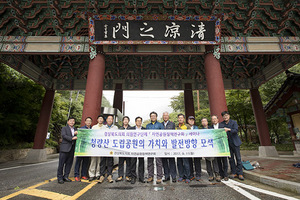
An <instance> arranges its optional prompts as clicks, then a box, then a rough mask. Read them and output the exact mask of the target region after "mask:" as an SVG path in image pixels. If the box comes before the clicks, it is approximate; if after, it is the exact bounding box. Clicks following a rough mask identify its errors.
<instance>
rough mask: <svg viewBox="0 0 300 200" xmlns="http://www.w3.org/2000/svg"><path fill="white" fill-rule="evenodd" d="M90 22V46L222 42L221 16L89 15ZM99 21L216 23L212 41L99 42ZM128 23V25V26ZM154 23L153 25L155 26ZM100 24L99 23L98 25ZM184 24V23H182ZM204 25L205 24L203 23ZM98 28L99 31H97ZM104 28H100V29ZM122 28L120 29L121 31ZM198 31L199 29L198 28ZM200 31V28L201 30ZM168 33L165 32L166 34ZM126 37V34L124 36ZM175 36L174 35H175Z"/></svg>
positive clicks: (147, 40) (216, 43)
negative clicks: (97, 33)
mask: <svg viewBox="0 0 300 200" xmlns="http://www.w3.org/2000/svg"><path fill="white" fill-rule="evenodd" d="M88 20H89V44H90V46H91V45H121V44H123V45H124V44H126V45H139V44H160V45H187V44H188V45H219V44H220V42H221V17H220V16H199V15H192V16H180V15H175V16H174V15H92V14H89V16H88ZM99 21H106V22H108V23H109V22H113V23H115V24H116V21H117V22H124V23H126V22H128V23H130V22H133V21H138V22H139V23H141V22H153V23H155V22H161V23H162V22H167V23H169V22H171V23H172V22H175V24H176V22H180V23H182V22H190V23H193V22H195V23H198V24H199V22H200V23H201V22H204V23H205V22H209V23H210V24H211V22H214V25H215V26H214V37H213V38H214V40H210V41H203V40H200V39H199V40H196V39H195V40H176V39H175V38H174V39H173V40H161V39H159V40H154V39H145V40H139V39H137V40H133V39H130V37H129V38H127V39H126V38H125V39H122V40H120V39H118V38H116V39H109V38H108V39H107V40H99V39H98V40H97V39H96V38H97V37H98V38H99V36H98V35H95V34H96V32H97V30H99V25H98V27H96V24H97V23H98V22H99ZM128 23H127V24H128ZM153 23H152V24H153ZM98 24H99V23H98ZM182 24H183V23H182ZM201 24H203V23H201ZM96 28H97V30H96ZM101 28H103V27H100V29H101ZM120 28H122V27H119V30H120ZM124 28H125V29H123V31H124V30H125V31H126V27H124ZM196 29H197V27H196ZM101 30H102V29H101ZM199 30H200V28H199ZM104 31H105V30H104ZM98 32H99V31H98ZM166 32H167V31H165V33H166ZM192 33H194V36H196V37H194V38H200V36H199V35H198V37H197V35H195V33H196V32H195V31H194V32H192ZM123 35H124V34H123ZM173 36H174V35H173ZM148 38H149V37H148Z"/></svg>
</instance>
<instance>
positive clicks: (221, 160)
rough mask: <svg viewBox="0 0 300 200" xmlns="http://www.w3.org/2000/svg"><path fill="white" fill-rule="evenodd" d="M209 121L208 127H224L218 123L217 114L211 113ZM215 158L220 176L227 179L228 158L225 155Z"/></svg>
mask: <svg viewBox="0 0 300 200" xmlns="http://www.w3.org/2000/svg"><path fill="white" fill-rule="evenodd" d="M211 123H212V126H211V127H210V128H211V129H220V128H224V125H223V124H220V123H219V119H218V116H217V115H212V116H211ZM215 159H217V162H218V166H219V172H220V176H221V178H224V180H225V181H228V172H227V171H228V160H227V157H218V158H215Z"/></svg>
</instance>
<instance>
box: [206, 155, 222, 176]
mask: <svg viewBox="0 0 300 200" xmlns="http://www.w3.org/2000/svg"><path fill="white" fill-rule="evenodd" d="M205 162H206V170H207V173H208V176H214V173H215V175H216V176H219V166H218V162H217V158H214V159H213V160H212V161H211V160H209V159H207V158H205Z"/></svg>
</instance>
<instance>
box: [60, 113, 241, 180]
mask: <svg viewBox="0 0 300 200" xmlns="http://www.w3.org/2000/svg"><path fill="white" fill-rule="evenodd" d="M221 115H222V117H223V121H222V122H220V123H219V119H218V116H217V115H212V116H211V123H212V124H211V126H209V125H208V119H207V118H203V119H201V128H202V129H221V128H222V129H224V130H225V131H226V133H227V137H228V144H229V149H230V157H229V163H230V168H231V174H230V176H229V175H228V158H227V157H209V158H205V162H206V170H207V173H208V180H209V181H214V179H215V180H216V181H218V182H220V181H221V180H222V179H224V180H225V181H228V178H232V179H233V178H239V179H240V180H244V177H243V169H242V161H241V154H240V145H241V144H242V142H241V140H240V138H239V136H238V125H237V122H236V121H234V120H232V119H230V114H229V112H228V111H224V112H222V113H221ZM177 118H178V119H177V120H178V124H177V125H175V123H174V122H171V121H170V120H169V113H168V112H164V113H163V122H158V121H157V113H156V112H151V113H150V120H151V122H150V123H149V124H147V126H146V127H143V126H142V122H143V119H142V118H141V117H136V118H135V126H130V125H129V122H130V119H129V117H128V116H125V117H123V119H122V127H120V128H118V127H117V126H116V125H114V124H113V121H114V117H113V115H108V116H107V118H106V119H105V118H104V116H103V115H99V116H98V117H97V124H96V125H94V126H91V125H92V118H91V117H87V118H86V119H85V126H83V127H81V128H82V129H116V130H117V129H123V130H128V129H136V130H143V129H149V130H153V129H173V130H188V129H199V127H198V126H196V125H195V117H194V116H189V117H188V121H187V123H185V116H184V115H183V114H178V116H177ZM105 121H106V124H104V122H105ZM67 124H68V125H67V126H65V127H63V128H62V131H61V136H62V143H61V145H60V155H59V165H58V170H57V179H58V183H60V184H62V183H64V182H71V181H72V180H71V179H69V174H70V171H71V167H72V163H73V158H74V150H75V143H76V140H77V129H76V128H75V127H74V125H75V119H74V118H69V119H68V122H67ZM201 160H202V158H200V157H194V158H188V157H182V158H177V162H176V160H175V158H172V157H170V158H155V159H154V158H151V157H148V160H147V169H148V176H147V179H146V181H145V169H144V167H145V164H144V158H143V157H139V158H136V157H134V158H132V157H120V158H119V163H118V167H119V169H118V177H117V178H116V179H115V181H116V182H119V181H123V180H126V181H128V182H131V184H135V183H136V181H137V180H138V181H139V182H141V183H145V182H147V183H151V182H153V181H154V179H153V177H154V161H155V165H156V175H157V179H156V183H157V184H160V183H161V182H167V181H171V180H172V182H174V183H175V182H177V181H178V182H186V183H190V181H192V180H196V181H201V171H202V168H201ZM137 162H138V173H137V170H136V169H137ZM125 164H126V170H125V167H124V166H125ZM113 166H114V161H113V157H101V158H100V157H83V156H77V157H76V162H75V169H74V177H75V181H81V179H84V180H89V181H93V180H97V181H98V182H99V183H103V181H105V179H106V180H107V181H108V182H109V183H113V182H114V179H113V175H112V171H113ZM176 166H177V169H176ZM80 167H81V174H80ZM177 170H178V175H177ZM163 177H164V179H163Z"/></svg>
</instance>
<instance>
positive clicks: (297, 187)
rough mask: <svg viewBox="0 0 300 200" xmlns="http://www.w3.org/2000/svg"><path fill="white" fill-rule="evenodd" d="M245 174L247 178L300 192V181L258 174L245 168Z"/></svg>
mask: <svg viewBox="0 0 300 200" xmlns="http://www.w3.org/2000/svg"><path fill="white" fill-rule="evenodd" d="M243 173H244V176H245V178H247V179H250V180H253V181H256V182H260V183H263V184H266V185H270V186H272V187H275V188H279V189H283V190H287V191H290V192H295V193H297V194H300V183H296V182H292V181H286V180H281V179H278V178H273V177H269V176H264V175H260V174H257V173H255V172H252V171H246V170H243Z"/></svg>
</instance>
